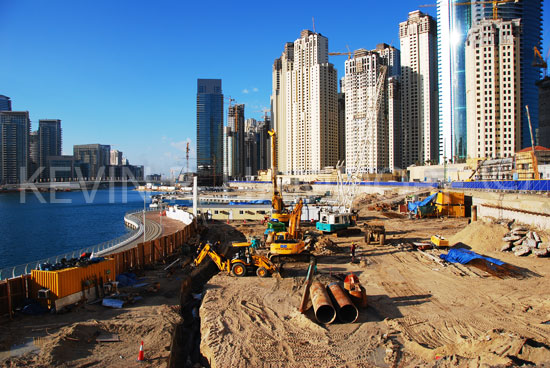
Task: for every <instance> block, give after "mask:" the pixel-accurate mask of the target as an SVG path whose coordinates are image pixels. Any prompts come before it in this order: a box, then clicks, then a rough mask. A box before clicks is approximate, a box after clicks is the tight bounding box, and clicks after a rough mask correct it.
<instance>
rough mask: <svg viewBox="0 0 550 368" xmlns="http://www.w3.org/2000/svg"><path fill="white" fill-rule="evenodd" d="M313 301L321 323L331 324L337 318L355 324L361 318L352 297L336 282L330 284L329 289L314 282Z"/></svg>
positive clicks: (315, 312) (316, 314) (316, 315)
mask: <svg viewBox="0 0 550 368" xmlns="http://www.w3.org/2000/svg"><path fill="white" fill-rule="evenodd" d="M311 301H312V304H313V312H314V314H315V318H316V319H317V321H318V322H319V323H323V324H331V323H333V322H334V321H335V320H336V316H338V319H339V320H340V321H341V322H342V323H353V322H355V321H357V318H358V317H359V311H358V310H357V308H356V307H355V305H354V304H353V302H352V301H351V299H350V297H349V296H348V295H347V294H346V292H345V291H344V290H343V289H342V287H341V286H340V285H339V284H338V283H336V282H333V283H331V284H329V285H328V289H327V288H325V286H324V285H323V284H322V283H320V282H319V281H316V282H314V283H313V284H312V285H311ZM335 306H336V307H335Z"/></svg>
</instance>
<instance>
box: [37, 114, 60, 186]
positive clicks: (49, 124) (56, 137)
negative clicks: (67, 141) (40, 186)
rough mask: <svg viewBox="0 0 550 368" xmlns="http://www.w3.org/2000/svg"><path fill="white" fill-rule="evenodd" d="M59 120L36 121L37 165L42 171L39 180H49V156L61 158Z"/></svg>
mask: <svg viewBox="0 0 550 368" xmlns="http://www.w3.org/2000/svg"><path fill="white" fill-rule="evenodd" d="M61 144H62V139H61V120H58V119H41V120H39V121H38V147H39V152H40V154H39V165H40V167H43V168H44V170H43V171H42V172H41V174H40V178H42V179H49V178H50V168H49V166H48V157H49V156H61Z"/></svg>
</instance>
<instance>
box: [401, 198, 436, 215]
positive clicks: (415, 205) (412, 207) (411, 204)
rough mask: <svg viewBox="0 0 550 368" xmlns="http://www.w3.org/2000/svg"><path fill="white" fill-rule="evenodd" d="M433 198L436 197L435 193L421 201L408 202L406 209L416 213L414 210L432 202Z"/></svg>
mask: <svg viewBox="0 0 550 368" xmlns="http://www.w3.org/2000/svg"><path fill="white" fill-rule="evenodd" d="M435 197H437V193H434V194H432V195H431V196H429V197H427V198H426V199H424V200H422V201H417V202H409V203H408V204H407V207H408V208H409V211H412V212H414V213H416V210H417V209H418V207H422V206H425V205H427V204H428V203H431V202H433V201H434V200H435Z"/></svg>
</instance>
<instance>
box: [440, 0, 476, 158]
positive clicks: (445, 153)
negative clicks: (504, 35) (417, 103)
mask: <svg viewBox="0 0 550 368" xmlns="http://www.w3.org/2000/svg"><path fill="white" fill-rule="evenodd" d="M460 2H461V1H460V0H438V2H437V23H438V24H437V32H438V39H437V41H438V73H439V96H440V100H439V131H440V132H441V135H440V138H439V147H440V149H439V152H440V158H439V161H440V162H443V160H444V159H445V160H447V161H448V160H453V161H457V160H462V159H465V158H466V152H467V146H466V137H467V135H466V93H468V91H466V74H465V65H466V61H465V42H466V36H467V35H468V31H469V30H470V28H471V26H472V10H471V7H470V6H465V5H456V3H460Z"/></svg>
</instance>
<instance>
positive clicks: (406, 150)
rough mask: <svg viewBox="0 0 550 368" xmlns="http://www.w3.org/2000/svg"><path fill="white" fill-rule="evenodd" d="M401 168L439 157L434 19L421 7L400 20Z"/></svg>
mask: <svg viewBox="0 0 550 368" xmlns="http://www.w3.org/2000/svg"><path fill="white" fill-rule="evenodd" d="M399 39H400V43H401V121H402V127H401V128H402V134H401V137H402V140H401V147H402V149H401V151H402V164H401V167H402V168H406V167H407V166H409V165H412V164H414V163H425V162H427V161H431V160H435V159H437V158H438V154H439V153H438V149H439V129H438V108H437V101H438V96H437V47H436V46H437V43H436V23H435V20H434V19H433V18H432V17H431V16H429V15H426V14H423V13H422V12H420V11H418V10H417V11H413V12H410V13H409V18H408V20H407V21H405V22H402V23H400V24H399Z"/></svg>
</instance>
